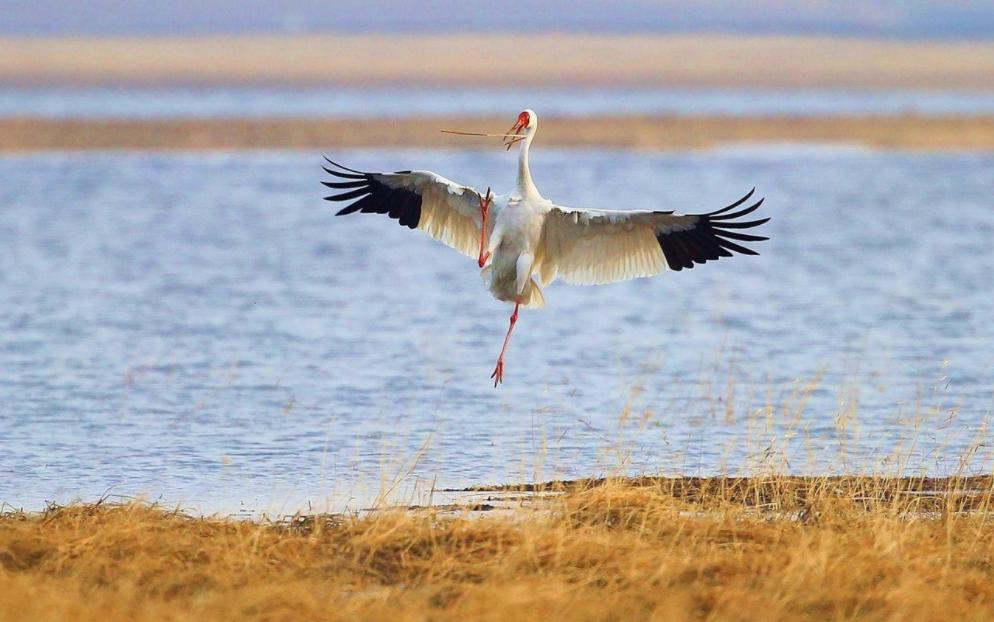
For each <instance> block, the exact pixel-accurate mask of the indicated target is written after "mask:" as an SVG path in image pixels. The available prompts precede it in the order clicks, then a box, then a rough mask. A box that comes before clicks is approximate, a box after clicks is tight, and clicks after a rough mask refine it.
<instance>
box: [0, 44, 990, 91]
mask: <svg viewBox="0 0 994 622" xmlns="http://www.w3.org/2000/svg"><path fill="white" fill-rule="evenodd" d="M2 83H21V84H163V83H211V84H217V83H233V84H246V83H255V84H259V83H268V84H272V83H275V84H298V85H300V84H386V83H389V84H421V85H424V84H436V85H438V84H444V85H460V86H465V85H478V86H486V85H519V86H529V85H545V86H553V85H615V86H646V85H657V86H666V85H670V86H674V85H675V86H729V87H859V88H894V87H901V88H963V89H971V88H977V89H990V88H994V43H989V42H986V43H985V42H914V41H910V42H909V41H874V40H858V39H832V38H818V37H784V36H705V35H683V36H672V35H671V36H661V35H651V36H649V35H644V36H596V35H583V34H546V33H542V34H531V35H520V36H515V35H507V34H503V35H494V34H466V35H452V34H448V35H446V34H439V35H410V36H403V35H401V36H396V35H395V36H386V35H357V36H331V35H324V36H319V35H311V36H238V37H199V38H197V37H193V38H103V39H101V38H56V39H17V38H6V39H0V84H2Z"/></svg>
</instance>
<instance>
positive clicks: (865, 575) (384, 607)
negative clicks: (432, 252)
mask: <svg viewBox="0 0 994 622" xmlns="http://www.w3.org/2000/svg"><path fill="white" fill-rule="evenodd" d="M992 486H994V480H992V478H990V477H982V478H970V479H948V480H924V479H908V478H904V479H884V478H865V477H842V478H789V477H772V476H771V477H757V478H751V479H730V478H716V479H704V480H701V479H679V478H678V479H643V480H627V481H621V480H609V481H601V482H593V483H589V482H588V483H586V484H584V485H567V486H558V487H555V488H556V489H557V490H560V491H561V492H562V494H560V495H557V496H554V497H552V498H550V499H548V500H546V501H545V502H543V503H542V504H541V505H540V506H539V507H538V509H535V508H534V507H532V508H531V509H529V507H530V506H527V505H526V506H523V507H521V508H519V509H517V510H514V511H512V512H510V513H498V512H492V513H481V514H478V515H473V516H470V515H468V514H467V515H456V516H452V515H449V514H446V513H441V512H436V511H432V510H423V511H415V512H411V511H400V510H397V511H390V510H384V511H379V512H374V513H371V514H368V515H363V516H361V517H331V516H324V517H310V518H301V517H297V518H296V519H294V520H289V521H286V522H277V523H261V522H245V521H242V522H237V521H230V520H221V519H215V518H191V517H188V516H184V515H182V514H179V513H175V512H168V511H165V510H163V509H161V508H156V507H149V506H145V505H140V504H132V505H125V506H117V507H114V506H106V505H99V504H98V505H76V506H70V507H63V508H51V509H49V510H48V511H46V512H44V513H42V514H38V515H33V514H31V515H26V514H21V513H9V514H7V515H5V516H3V518H2V519H0V619H3V620H5V621H15V620H39V619H47V620H57V619H66V620H83V621H85V620H109V619H110V620H113V619H128V620H232V619H238V620H346V619H348V620H356V619H364V620H385V619H390V620H395V619H396V620H466V619H482V620H505V619H515V620H519V621H525V620H548V619H569V620H632V619H656V620H755V619H763V620H826V619H827V620H849V619H860V620H938V619H950V620H952V619H955V620H986V619H990V618H991V616H992V615H994V564H992V562H994V559H992V554H994V529H992V525H991V517H992V515H991V511H990V500H991V491H992Z"/></svg>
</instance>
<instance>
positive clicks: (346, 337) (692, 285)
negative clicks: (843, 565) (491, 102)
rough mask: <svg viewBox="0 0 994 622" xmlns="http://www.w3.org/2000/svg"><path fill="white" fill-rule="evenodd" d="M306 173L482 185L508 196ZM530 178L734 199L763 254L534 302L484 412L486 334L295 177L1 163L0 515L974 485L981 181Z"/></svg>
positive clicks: (508, 171)
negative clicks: (759, 478) (615, 477)
mask: <svg viewBox="0 0 994 622" xmlns="http://www.w3.org/2000/svg"><path fill="white" fill-rule="evenodd" d="M335 155H336V156H338V157H339V158H340V159H341V160H342V161H343V162H346V163H348V164H349V165H350V166H353V167H358V168H363V169H372V170H380V169H397V168H407V167H419V168H429V169H433V170H436V171H439V172H441V173H442V174H444V175H446V176H449V177H451V178H454V179H457V180H460V181H463V182H466V183H470V184H475V185H478V186H486V185H492V186H494V187H495V188H507V187H509V186H510V185H511V183H512V182H513V175H514V170H515V167H514V156H513V154H506V153H503V152H499V151H445V152H441V151H439V152H432V151H422V150H418V151H413V150H412V151H362V152H355V151H353V152H342V153H337V154H335ZM533 158H534V160H533V170H534V173H535V176H536V179H537V182H538V184H539V187H540V188H541V189H542V190H543V192H544V193H545V194H546V195H547V196H549V197H551V198H553V199H555V200H557V201H558V202H560V203H563V204H567V205H576V206H587V207H605V208H621V209H679V210H682V211H707V210H711V209H714V208H716V207H719V206H721V205H723V204H726V203H728V202H729V201H731V200H734V199H736V198H737V197H738V196H740V195H741V194H742V193H743V192H745V191H746V190H748V189H749V188H751V187H752V186H757V187H758V193H760V194H762V195H765V196H766V197H767V203H766V205H765V206H764V207H763V211H764V212H765V215H767V216H772V218H773V220H772V221H771V222H770V223H769V224H768V225H766V226H765V232H766V233H767V234H768V235H770V236H771V240H770V241H769V242H765V243H762V244H759V245H757V248H759V249H761V251H762V253H763V254H762V256H760V257H735V258H731V259H723V260H721V261H719V262H717V263H713V264H712V263H709V264H707V265H705V266H698V267H697V268H695V269H694V270H691V271H684V272H681V273H669V274H665V275H663V276H661V277H658V278H655V279H651V280H638V281H632V282H627V283H621V284H615V285H610V286H603V287H588V288H583V287H569V286H564V285H561V284H557V285H553V286H551V287H549V288H548V289H547V290H546V300H547V303H548V305H547V307H546V308H545V309H543V310H541V311H530V310H528V311H524V312H523V313H522V317H521V321H520V322H519V324H518V327H517V329H516V332H515V337H514V340H513V342H512V344H511V349H510V353H509V358H508V369H507V374H506V382H505V384H504V385H503V386H501V387H500V389H497V390H495V389H494V388H493V387H492V386H491V384H490V382H489V380H488V376H489V374H490V372H491V370H492V368H493V363H494V358H495V357H496V354H497V352H498V350H499V347H500V343H501V340H502V338H503V334H504V331H505V329H506V326H507V316H508V313H509V311H510V309H509V308H508V307H507V306H506V305H503V304H502V303H498V302H497V301H495V300H493V299H491V298H490V296H489V294H488V293H487V291H486V290H485V289H484V287H483V284H482V282H481V280H480V278H479V276H478V275H477V269H476V267H475V263H474V262H473V261H471V260H469V259H467V258H465V257H463V256H461V255H459V254H457V253H455V252H454V251H452V250H450V249H448V248H446V247H444V246H442V245H440V244H438V243H436V242H434V241H432V240H430V239H428V238H426V237H425V236H423V235H422V234H420V233H419V232H415V231H410V230H407V229H403V228H401V227H398V226H397V225H396V223H395V222H393V221H389V220H387V219H386V218H383V217H380V216H373V215H357V216H353V217H350V218H335V217H334V216H333V215H332V213H333V212H332V207H331V206H329V204H327V203H325V202H323V201H321V196H322V195H323V188H321V187H320V186H319V185H318V181H319V180H320V178H321V171H320V168H319V154H317V153H303V152H248V153H231V154H211V155H205V154H140V153H138V154H99V153H97V154H79V155H52V154H46V155H26V156H2V157H0V179H3V180H4V182H5V183H3V184H0V301H2V303H0V502H7V503H11V504H13V505H15V506H19V507H21V506H23V507H27V508H38V507H41V506H42V505H43V504H44V503H45V502H46V501H68V500H72V499H74V498H82V499H85V500H94V499H96V498H98V497H99V496H101V495H102V494H104V493H109V494H111V495H120V496H125V497H126V496H134V495H143V496H145V497H146V498H151V499H161V500H163V501H166V502H168V503H179V504H182V505H183V506H185V507H189V508H197V509H201V510H204V511H215V510H216V511H224V512H227V511H238V510H239V509H247V510H250V511H271V512H283V511H293V510H297V509H314V510H317V509H325V508H338V507H342V506H344V505H349V506H352V507H361V506H363V505H364V504H367V503H369V502H370V500H371V499H373V498H375V497H376V495H377V494H378V493H380V492H381V491H392V492H393V493H394V494H395V495H400V496H402V497H403V496H404V495H412V494H415V493H416V491H417V490H425V489H430V488H431V487H432V486H435V487H439V488H440V487H446V486H463V485H470V484H479V483H493V482H509V481H522V480H533V479H545V478H552V477H578V476H587V475H599V474H603V473H607V472H615V471H618V470H620V471H623V472H652V473H664V474H675V473H689V474H696V473H716V472H755V471H756V470H763V469H779V470H786V471H792V472H818V473H824V472H915V473H918V472H929V473H948V472H952V471H955V470H956V469H957V468H959V467H960V459H961V457H964V456H965V457H966V459H965V460H964V464H965V465H966V469H967V471H969V472H972V471H973V470H976V469H980V468H989V465H990V459H991V455H990V449H989V447H988V445H989V439H988V436H989V435H988V433H987V431H986V428H984V425H985V424H986V422H987V421H988V420H989V419H990V417H991V414H992V409H994V388H992V387H994V382H992V381H994V323H992V322H991V317H992V316H994V296H992V286H994V280H992V278H991V274H992V273H994V253H992V251H991V240H992V239H994V204H992V201H991V189H992V188H994V154H969V155H968V154H929V155H920V154H919V155H915V154H899V153H889V152H877V151H869V150H861V149H848V148H828V147H804V146H780V147H777V146H771V147H756V148H753V147H749V148H746V147H742V148H735V149H726V150H722V151H716V152H710V153H673V154H651V153H650V154H647V153H630V152H623V151H568V150H548V149H541V148H540V146H539V145H538V144H537V145H536V149H535V151H534V153H533ZM976 444H980V445H981V446H980V447H979V451H977V453H976V454H973V455H968V452H969V448H970V447H971V445H976ZM393 480H396V482H397V483H396V485H393V483H392V482H393ZM412 491H414V492H412Z"/></svg>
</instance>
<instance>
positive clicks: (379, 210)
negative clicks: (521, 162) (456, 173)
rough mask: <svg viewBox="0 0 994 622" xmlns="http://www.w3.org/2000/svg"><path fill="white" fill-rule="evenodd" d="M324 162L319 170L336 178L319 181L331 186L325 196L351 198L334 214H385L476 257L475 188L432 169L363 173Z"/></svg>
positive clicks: (478, 218)
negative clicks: (325, 164)
mask: <svg viewBox="0 0 994 622" xmlns="http://www.w3.org/2000/svg"><path fill="white" fill-rule="evenodd" d="M325 160H327V161H328V163H329V164H330V165H331V168H329V167H327V166H325V167H322V168H324V170H325V171H326V172H327V173H328V174H329V175H333V176H334V177H336V178H337V179H336V180H335V181H323V182H321V183H322V184H324V185H325V186H327V187H328V188H331V189H332V194H331V195H330V196H326V197H325V200H326V201H352V202H351V203H349V204H348V205H346V206H345V207H344V208H342V209H341V210H339V211H338V213H337V214H336V216H345V215H347V214H353V213H355V212H363V213H366V214H386V215H387V216H389V217H390V218H393V219H395V220H397V221H398V222H399V223H400V224H401V225H404V226H406V227H410V228H411V229H421V230H422V231H424V232H425V233H427V234H428V235H430V236H431V237H433V238H435V239H436V240H439V241H441V242H444V243H445V244H448V245H449V246H451V247H452V248H454V249H456V250H457V251H459V252H460V253H462V254H464V255H468V256H470V257H476V256H477V253H478V252H479V245H480V226H481V223H482V217H481V214H480V198H481V197H480V193H479V192H477V191H476V190H475V189H473V188H470V187H468V186H462V185H460V184H457V183H455V182H454V181H450V180H448V179H446V178H444V177H442V176H441V175H436V174H435V173H432V172H431V171H397V172H396V173H364V172H362V171H357V170H354V169H351V168H348V167H345V166H342V165H341V164H337V163H335V162H332V161H331V160H328V158H325ZM491 222H492V219H491ZM488 228H489V227H488Z"/></svg>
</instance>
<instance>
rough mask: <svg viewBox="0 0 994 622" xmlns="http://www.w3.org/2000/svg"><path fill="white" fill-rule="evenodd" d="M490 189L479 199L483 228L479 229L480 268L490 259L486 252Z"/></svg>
mask: <svg viewBox="0 0 994 622" xmlns="http://www.w3.org/2000/svg"><path fill="white" fill-rule="evenodd" d="M490 199H491V197H490V188H487V194H485V195H484V196H483V197H481V198H480V215H481V216H482V217H483V226H481V227H480V258H479V260H478V263H479V265H480V267H481V268H482V267H483V265H484V264H486V263H487V260H488V259H490V253H489V252H487V250H486V249H487V216H488V215H489V214H490Z"/></svg>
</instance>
